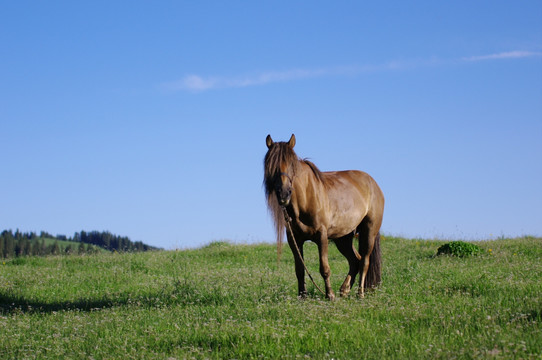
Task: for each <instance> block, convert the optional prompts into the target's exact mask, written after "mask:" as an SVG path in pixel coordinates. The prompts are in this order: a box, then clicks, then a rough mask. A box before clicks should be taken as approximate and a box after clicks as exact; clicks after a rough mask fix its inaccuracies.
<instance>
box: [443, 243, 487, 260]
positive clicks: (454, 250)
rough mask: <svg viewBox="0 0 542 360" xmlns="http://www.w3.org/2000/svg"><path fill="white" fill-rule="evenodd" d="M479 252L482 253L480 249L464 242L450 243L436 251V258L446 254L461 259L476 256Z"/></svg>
mask: <svg viewBox="0 0 542 360" xmlns="http://www.w3.org/2000/svg"><path fill="white" fill-rule="evenodd" d="M480 252H482V249H481V248H480V247H479V246H478V245H474V244H472V243H468V242H464V241H452V242H449V243H447V244H444V245H442V246H441V247H439V248H438V250H437V256H438V255H445V254H447V255H452V256H458V257H463V256H470V255H478V253H480Z"/></svg>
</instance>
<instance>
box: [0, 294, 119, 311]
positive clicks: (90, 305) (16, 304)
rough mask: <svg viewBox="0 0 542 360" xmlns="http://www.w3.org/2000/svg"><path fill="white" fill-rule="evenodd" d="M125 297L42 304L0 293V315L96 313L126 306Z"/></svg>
mask: <svg viewBox="0 0 542 360" xmlns="http://www.w3.org/2000/svg"><path fill="white" fill-rule="evenodd" d="M128 302H129V300H128V299H127V298H125V297H119V298H118V299H107V298H102V299H77V300H74V301H59V302H42V301H36V300H33V299H26V298H24V297H19V296H12V295H9V294H3V293H0V314H10V313H53V312H59V311H74V310H75V311H84V312H90V311H96V310H101V309H107V308H112V307H116V306H122V305H126V304H128Z"/></svg>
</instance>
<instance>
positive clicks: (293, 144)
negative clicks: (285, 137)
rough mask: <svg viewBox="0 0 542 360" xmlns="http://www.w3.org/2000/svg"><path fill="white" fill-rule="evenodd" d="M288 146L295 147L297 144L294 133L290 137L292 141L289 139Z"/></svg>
mask: <svg viewBox="0 0 542 360" xmlns="http://www.w3.org/2000/svg"><path fill="white" fill-rule="evenodd" d="M288 146H289V147H291V148H292V149H293V148H294V146H295V135H294V134H292V137H291V138H290V141H288Z"/></svg>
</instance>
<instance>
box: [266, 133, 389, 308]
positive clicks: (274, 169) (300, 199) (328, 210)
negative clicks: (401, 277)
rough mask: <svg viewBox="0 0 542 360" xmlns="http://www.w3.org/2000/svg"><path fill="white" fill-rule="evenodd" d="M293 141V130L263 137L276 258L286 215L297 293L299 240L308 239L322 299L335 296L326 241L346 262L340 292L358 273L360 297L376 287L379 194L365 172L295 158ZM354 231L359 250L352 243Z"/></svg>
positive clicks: (301, 290) (301, 287)
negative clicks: (281, 137)
mask: <svg viewBox="0 0 542 360" xmlns="http://www.w3.org/2000/svg"><path fill="white" fill-rule="evenodd" d="M295 143H296V138H295V135H294V134H292V136H291V138H290V140H289V141H288V142H274V141H273V139H272V138H271V135H267V138H266V145H267V153H266V155H265V158H264V181H263V184H264V188H265V195H266V200H267V206H268V209H269V212H270V213H271V215H272V218H273V221H274V224H275V230H276V235H277V252H278V256H280V251H281V246H282V242H283V237H284V232H285V229H286V225H287V223H286V221H287V220H288V217H289V218H290V221H289V223H290V224H289V225H290V226H289V229H290V231H288V232H286V236H287V241H288V245H289V246H290V249H291V250H292V253H293V255H294V260H295V273H296V277H297V283H298V296H299V297H301V298H304V297H306V296H307V289H306V287H305V271H304V260H303V244H304V243H305V242H306V241H308V240H311V241H313V242H314V243H316V244H317V245H318V254H319V260H320V274H321V275H322V278H323V279H324V283H325V292H326V298H328V299H329V300H334V299H335V294H334V293H333V290H332V288H331V281H330V274H331V269H330V267H329V261H328V244H329V239H331V240H333V242H335V244H336V246H337V248H338V249H339V251H340V253H341V254H342V255H343V256H344V257H346V259H347V260H348V264H349V271H348V275H347V276H346V279H345V280H344V282H343V284H342V286H341V288H340V296H348V294H349V292H350V290H351V288H352V286H354V283H355V279H356V276H357V274H358V272H359V275H360V278H359V289H358V296H359V297H364V294H365V288H373V287H376V286H377V285H378V284H379V283H380V282H381V251H380V226H381V225H382V217H383V214H384V194H383V193H382V190H381V189H380V187H379V186H378V184H377V183H376V181H375V180H374V179H373V178H372V177H371V176H370V175H369V174H367V173H365V172H362V171H358V170H347V171H326V172H324V171H320V170H319V169H318V168H317V167H316V165H314V163H312V162H311V161H309V160H307V159H300V158H299V157H298V156H297V154H296V153H295V151H294V146H295ZM284 210H286V212H287V215H288V216H285V214H284ZM356 234H357V235H358V238H359V245H358V249H359V252H358V251H357V250H356V249H355V247H354V242H353V239H354V236H355V235H356ZM297 249H299V251H298V250H297Z"/></svg>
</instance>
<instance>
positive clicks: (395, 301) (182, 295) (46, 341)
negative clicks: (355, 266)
mask: <svg viewBox="0 0 542 360" xmlns="http://www.w3.org/2000/svg"><path fill="white" fill-rule="evenodd" d="M443 243H444V242H438V241H423V240H407V239H400V238H390V237H387V238H385V239H384V240H383V242H382V251H383V260H384V264H383V283H382V285H381V286H380V287H379V288H378V289H376V290H375V291H372V292H370V293H369V294H368V295H367V296H366V298H364V299H358V298H356V297H355V296H353V297H350V298H346V299H338V300H337V301H335V302H328V301H326V300H324V299H323V298H322V296H320V295H319V294H318V293H317V292H316V291H314V289H313V288H312V285H311V284H310V282H308V288H309V292H310V294H311V295H310V297H309V298H308V299H306V300H298V299H297V297H296V294H297V284H296V280H295V275H294V271H293V268H294V266H293V258H292V255H291V253H290V252H289V251H285V252H284V253H283V256H282V261H281V263H277V261H276V253H275V248H274V246H272V245H231V244H228V243H213V244H211V245H209V246H206V247H204V248H201V249H197V250H186V251H161V252H146V253H124V254H113V253H102V254H95V255H83V256H70V257H66V256H52V257H24V258H18V259H13V260H11V259H10V260H5V261H4V262H2V261H1V260H0V328H1V329H2V336H1V337H0V358H96V359H100V358H122V359H154V358H156V359H165V358H177V359H185V358H236V359H243V358H260V357H261V358H315V359H331V358H334V359H353V358H373V359H381V358H401V359H402V358H428V359H433V358H446V359H448V358H453V357H459V358H488V357H490V358H540V357H542V347H541V346H540V344H541V343H542V315H541V310H542V295H541V294H542V262H541V261H540V259H542V239H540V238H532V237H525V238H518V239H509V240H498V241H487V242H479V243H477V244H478V245H479V246H480V247H481V248H482V253H481V254H480V255H478V256H472V257H464V258H457V257H452V256H438V257H437V256H435V254H436V252H437V249H438V247H439V246H441V245H442V244H443ZM305 249H306V258H307V264H308V266H309V269H310V270H311V271H312V273H313V274H314V275H315V278H317V279H318V281H320V282H322V280H321V278H320V276H319V274H318V260H317V250H316V246H315V245H314V244H309V243H307V245H306V246H305ZM330 251H331V253H330V265H331V269H332V284H333V287H334V289H335V290H337V289H338V288H339V286H340V285H341V283H342V280H343V279H344V276H345V275H346V272H347V262H346V260H345V259H344V258H343V257H342V256H341V255H340V254H339V253H338V251H337V250H336V248H335V247H334V246H330ZM311 289H312V290H311Z"/></svg>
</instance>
